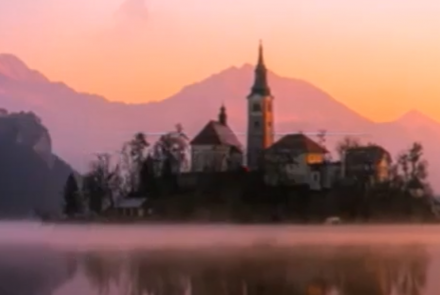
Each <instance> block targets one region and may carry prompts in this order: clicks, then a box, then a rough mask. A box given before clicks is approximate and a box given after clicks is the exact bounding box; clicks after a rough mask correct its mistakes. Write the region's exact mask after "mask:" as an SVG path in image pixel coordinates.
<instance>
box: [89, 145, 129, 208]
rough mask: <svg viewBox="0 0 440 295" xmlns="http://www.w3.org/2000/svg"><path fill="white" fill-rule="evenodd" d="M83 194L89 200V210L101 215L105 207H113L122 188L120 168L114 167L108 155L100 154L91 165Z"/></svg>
mask: <svg viewBox="0 0 440 295" xmlns="http://www.w3.org/2000/svg"><path fill="white" fill-rule="evenodd" d="M83 181H84V184H83V192H84V195H85V196H86V199H87V200H88V204H89V209H90V210H91V211H92V212H95V213H101V211H102V210H103V208H104V206H109V207H113V206H114V205H115V199H116V198H117V197H118V195H115V194H116V193H117V192H118V188H120V186H121V183H122V181H121V178H120V174H119V167H118V166H116V167H112V165H111V157H110V155H108V154H98V155H97V158H96V159H95V161H93V162H92V163H91V169H90V172H89V173H87V174H86V175H85V177H84V180H83Z"/></svg>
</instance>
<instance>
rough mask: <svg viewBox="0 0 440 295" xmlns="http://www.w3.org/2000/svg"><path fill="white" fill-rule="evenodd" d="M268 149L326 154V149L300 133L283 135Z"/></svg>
mask: <svg viewBox="0 0 440 295" xmlns="http://www.w3.org/2000/svg"><path fill="white" fill-rule="evenodd" d="M269 149H288V150H295V151H298V152H301V153H320V154H325V153H328V151H327V149H326V148H324V147H323V146H321V145H319V144H318V143H317V142H315V141H313V140H312V139H310V138H309V137H307V136H306V135H304V134H301V133H298V134H288V135H285V136H283V137H282V138H280V139H279V140H278V141H277V142H275V143H274V144H273V145H272V146H271V147H270V148H269Z"/></svg>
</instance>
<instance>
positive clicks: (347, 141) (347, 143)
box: [336, 136, 361, 159]
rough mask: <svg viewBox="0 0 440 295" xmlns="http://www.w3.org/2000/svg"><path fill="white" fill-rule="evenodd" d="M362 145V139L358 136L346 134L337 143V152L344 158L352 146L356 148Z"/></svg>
mask: <svg viewBox="0 0 440 295" xmlns="http://www.w3.org/2000/svg"><path fill="white" fill-rule="evenodd" d="M360 146H361V141H360V140H359V138H357V137H353V136H345V137H344V138H343V139H342V140H341V141H340V142H338V143H337V144H336V152H337V153H338V155H339V158H340V159H342V158H343V157H344V153H345V151H347V150H348V149H350V148H356V147H360Z"/></svg>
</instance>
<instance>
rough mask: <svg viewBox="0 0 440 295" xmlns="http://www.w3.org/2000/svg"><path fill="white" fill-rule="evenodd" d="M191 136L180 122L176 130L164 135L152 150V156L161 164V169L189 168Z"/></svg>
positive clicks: (176, 169)
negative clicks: (188, 135) (189, 136)
mask: <svg viewBox="0 0 440 295" xmlns="http://www.w3.org/2000/svg"><path fill="white" fill-rule="evenodd" d="M189 149H190V145H189V138H188V137H187V136H186V134H185V133H184V132H183V127H182V125H180V124H177V125H176V131H172V132H169V133H167V134H164V135H162V136H161V137H160V138H159V140H158V141H157V142H156V143H155V144H154V146H153V148H152V150H151V156H152V158H153V159H154V160H155V161H156V162H157V163H159V164H160V167H161V169H160V170H161V171H162V172H163V171H164V170H170V172H172V173H175V172H180V171H183V170H188V169H189V156H188V155H189Z"/></svg>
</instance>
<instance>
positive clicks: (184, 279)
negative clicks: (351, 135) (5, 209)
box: [0, 222, 440, 295]
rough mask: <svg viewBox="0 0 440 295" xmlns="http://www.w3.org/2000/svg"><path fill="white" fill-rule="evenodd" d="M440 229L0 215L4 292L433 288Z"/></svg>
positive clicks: (246, 293) (239, 293)
mask: <svg viewBox="0 0 440 295" xmlns="http://www.w3.org/2000/svg"><path fill="white" fill-rule="evenodd" d="M439 233H440V227H438V226H417V225H407V226H406V225H396V226H385V225H383V226H354V225H344V226H234V225H141V224H139V225H123V226H122V225H121V226H116V225H97V224H94V225H91V224H87V225H63V224H43V223H38V222H2V223H0V294H2V295H3V294H6V295H15V294H17V295H29V294H31V295H50V294H52V295H77V294H82V295H88V294H90V295H92V294H93V295H95V294H108V295H141V294H149V295H178V294H181V295H183V294H185V295H273V294H277V295H287V294H289V295H292V294H293V295H295V294H296V295H308V294H326V295H330V294H340V295H353V294H361V295H362V294H365V295H367V294H368V295H394V294H396V295H437V294H438V292H437V291H438V290H439V289H440V282H438V280H437V279H436V277H437V276H438V275H440V235H439ZM319 292H321V293H319Z"/></svg>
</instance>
